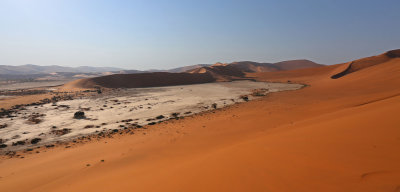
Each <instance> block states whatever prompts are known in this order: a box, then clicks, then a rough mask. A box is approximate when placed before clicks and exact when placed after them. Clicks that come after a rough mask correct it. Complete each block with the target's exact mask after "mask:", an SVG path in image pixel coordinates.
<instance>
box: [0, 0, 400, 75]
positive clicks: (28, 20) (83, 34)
mask: <svg viewBox="0 0 400 192" xmlns="http://www.w3.org/2000/svg"><path fill="white" fill-rule="evenodd" d="M306 2H307V3H306ZM398 5H400V2H398V1H394V0H384V1H372V0H367V1H361V0H354V1H351V2H349V1H344V0H339V1H332V0H324V1H316V0H306V1H302V2H299V1H246V2H242V1H218V2H215V1H196V2H194V1H190V2H187V1H94V0H87V1H78V0H71V1H67V0H58V1H50V0H36V1H29V0H1V1H0V24H1V25H2V26H3V27H4V29H3V30H1V31H0V42H2V43H1V44H0V51H1V52H2V55H1V56H0V65H24V64H35V65H42V66H47V65H60V66H70V67H78V66H92V67H118V68H124V69H136V70H148V69H171V68H176V67H182V66H187V65H195V64H213V63H216V62H227V63H229V62H233V61H255V62H271V63H273V62H279V61H284V60H293V59H308V60H311V61H314V62H316V63H321V64H338V63H343V62H347V61H350V60H354V59H358V58H363V57H367V56H371V55H376V54H380V53H383V52H385V51H388V50H391V49H397V48H400V47H398V45H400V38H398V34H400V26H398V25H395V23H394V21H396V20H399V19H400V12H398V10H397V7H398Z"/></svg>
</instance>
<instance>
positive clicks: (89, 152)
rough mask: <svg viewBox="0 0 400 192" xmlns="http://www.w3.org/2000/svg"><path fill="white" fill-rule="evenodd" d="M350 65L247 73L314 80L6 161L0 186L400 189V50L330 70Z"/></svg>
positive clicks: (44, 188) (13, 188) (0, 171)
mask: <svg viewBox="0 0 400 192" xmlns="http://www.w3.org/2000/svg"><path fill="white" fill-rule="evenodd" d="M347 67H348V65H346V64H341V65H334V66H327V67H320V68H312V69H302V70H295V71H284V72H266V73H256V74H249V76H252V77H255V78H258V79H259V80H264V81H282V82H286V81H288V80H290V81H292V82H302V83H307V84H309V85H310V86H308V87H306V88H304V89H301V90H297V91H290V92H279V93H274V94H271V95H268V96H266V97H265V98H263V99H260V100H256V101H251V102H248V103H242V104H238V105H235V106H232V107H229V108H226V109H222V110H217V111H216V112H215V113H208V114H204V115H195V116H194V117H193V118H185V119H184V120H179V121H174V122H169V123H162V124H159V125H156V126H152V127H149V129H147V130H144V131H138V132H136V134H134V135H124V136H118V137H116V138H112V139H105V140H101V141H100V142H98V141H92V142H90V143H88V144H84V145H76V146H73V147H72V148H69V149H64V148H62V147H59V148H55V149H52V150H48V151H47V152H42V153H40V154H32V155H29V154H27V155H25V158H24V159H16V158H14V159H3V160H1V162H0V191H305V192H309V191H335V192H336V191H391V192H393V191H400V163H399V162H400V153H399V151H400V118H399V114H400V86H399V85H400V58H398V57H391V58H389V59H387V60H384V61H382V60H379V61H375V63H373V65H368V66H364V67H362V68H361V69H362V70H356V71H354V72H352V73H348V74H346V75H344V76H341V77H339V78H337V79H332V78H331V76H333V75H335V74H338V73H340V72H342V71H344V70H346V68H347ZM143 133H146V134H143ZM105 142H107V143H105ZM102 159H104V160H105V162H101V161H100V160H102ZM87 164H90V166H87Z"/></svg>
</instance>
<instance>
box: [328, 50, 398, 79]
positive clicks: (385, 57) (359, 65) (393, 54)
mask: <svg viewBox="0 0 400 192" xmlns="http://www.w3.org/2000/svg"><path fill="white" fill-rule="evenodd" d="M394 58H400V49H397V50H392V51H388V52H386V53H384V54H381V55H377V56H372V57H368V58H363V59H359V60H355V61H352V62H350V63H348V64H347V68H346V69H345V70H343V71H342V72H340V73H337V74H335V75H333V76H332V79H337V78H340V77H343V76H345V75H347V74H349V73H353V72H356V71H358V70H362V69H365V68H368V67H371V66H374V65H378V64H381V63H384V62H387V61H389V60H391V59H394Z"/></svg>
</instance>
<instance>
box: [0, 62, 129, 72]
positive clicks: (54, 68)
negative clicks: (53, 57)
mask: <svg viewBox="0 0 400 192" xmlns="http://www.w3.org/2000/svg"><path fill="white" fill-rule="evenodd" d="M120 70H123V69H121V68H116V67H89V66H81V67H63V66H58V65H50V66H40V65H32V64H27V65H20V66H11V65H0V74H5V75H23V74H43V73H47V74H49V73H56V72H69V73H101V72H109V71H120Z"/></svg>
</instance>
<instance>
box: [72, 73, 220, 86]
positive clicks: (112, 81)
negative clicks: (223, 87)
mask: <svg viewBox="0 0 400 192" xmlns="http://www.w3.org/2000/svg"><path fill="white" fill-rule="evenodd" d="M214 81H216V79H215V78H214V77H213V76H212V75H210V74H209V73H204V74H201V73H199V74H190V73H167V72H155V73H139V74H115V75H108V76H102V77H95V78H89V79H81V80H77V81H74V82H71V83H69V84H66V85H65V86H68V87H77V88H79V87H81V88H93V87H95V86H101V87H106V88H139V87H159V86H173V85H188V84H199V83H210V82H214Z"/></svg>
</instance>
